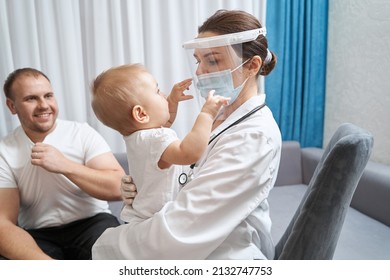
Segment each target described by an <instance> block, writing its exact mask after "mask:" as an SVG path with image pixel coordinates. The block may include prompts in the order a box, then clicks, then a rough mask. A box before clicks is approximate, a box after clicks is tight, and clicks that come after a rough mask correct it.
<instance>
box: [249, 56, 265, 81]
mask: <svg viewBox="0 0 390 280" xmlns="http://www.w3.org/2000/svg"><path fill="white" fill-rule="evenodd" d="M262 63H263V61H262V59H261V57H260V56H259V55H255V56H254V57H252V59H251V61H250V62H249V71H250V73H251V74H252V75H253V76H256V74H257V73H258V72H259V71H260V68H261V65H262Z"/></svg>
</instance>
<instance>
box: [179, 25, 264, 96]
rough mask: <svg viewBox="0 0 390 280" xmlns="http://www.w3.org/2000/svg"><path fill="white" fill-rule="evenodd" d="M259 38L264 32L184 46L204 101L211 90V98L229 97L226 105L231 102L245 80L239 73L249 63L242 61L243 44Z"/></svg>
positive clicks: (233, 34) (196, 85)
mask: <svg viewBox="0 0 390 280" xmlns="http://www.w3.org/2000/svg"><path fill="white" fill-rule="evenodd" d="M259 35H265V28H259V29H253V30H248V31H243V32H238V33H231V34H225V35H218V36H212V37H203V38H196V39H193V40H191V41H188V42H185V43H184V44H183V47H184V49H185V50H186V56H187V59H188V62H189V65H190V70H191V74H192V78H193V80H194V85H195V88H196V90H197V92H198V94H200V95H201V96H202V97H204V98H206V97H207V95H208V93H209V92H210V90H215V95H221V96H225V97H230V103H232V102H234V100H235V99H236V98H237V96H238V95H239V93H240V92H241V90H242V88H243V87H244V85H245V82H246V81H247V80H248V78H249V76H248V74H247V73H245V72H244V70H243V65H244V64H245V63H246V62H248V61H249V60H250V58H247V59H244V58H243V55H242V46H243V43H246V42H250V41H253V40H256V38H257V37H258V36H259Z"/></svg>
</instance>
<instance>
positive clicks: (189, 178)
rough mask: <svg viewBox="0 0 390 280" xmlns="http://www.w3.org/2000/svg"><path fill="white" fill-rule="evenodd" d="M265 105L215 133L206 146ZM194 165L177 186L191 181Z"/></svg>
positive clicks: (182, 176) (181, 175)
mask: <svg viewBox="0 0 390 280" xmlns="http://www.w3.org/2000/svg"><path fill="white" fill-rule="evenodd" d="M265 105H266V104H265V103H263V104H261V105H259V106H257V107H255V108H253V109H252V110H251V111H249V112H248V113H246V114H245V115H244V116H242V117H241V118H239V119H238V120H236V121H235V122H233V123H232V124H230V125H229V126H227V127H225V128H224V129H222V130H221V131H220V132H219V133H217V134H216V135H214V137H213V138H211V139H210V141H209V143H208V145H210V144H211V143H212V142H213V141H214V140H215V139H216V138H217V137H218V136H220V135H221V134H222V133H224V132H225V131H226V130H228V129H229V128H231V127H233V126H235V125H237V124H239V123H240V122H242V121H243V120H245V119H247V118H249V117H250V116H251V115H253V114H254V113H256V112H257V111H259V110H260V109H262V108H263V107H264V106H265ZM195 165H196V163H193V164H191V166H190V171H189V172H188V175H187V174H186V173H185V172H183V173H181V174H180V175H179V184H180V185H181V186H184V185H185V184H187V183H188V182H189V181H191V180H192V179H193V176H194V173H193V170H194V167H195Z"/></svg>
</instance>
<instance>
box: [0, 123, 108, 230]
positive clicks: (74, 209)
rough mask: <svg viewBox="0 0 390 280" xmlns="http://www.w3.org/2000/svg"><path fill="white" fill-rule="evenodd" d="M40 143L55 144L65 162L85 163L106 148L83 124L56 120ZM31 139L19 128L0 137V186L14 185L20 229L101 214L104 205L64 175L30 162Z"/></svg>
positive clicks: (10, 186) (104, 143)
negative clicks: (54, 126) (17, 194)
mask: <svg viewBox="0 0 390 280" xmlns="http://www.w3.org/2000/svg"><path fill="white" fill-rule="evenodd" d="M56 124H57V125H56V128H55V129H54V131H53V132H51V133H50V134H49V135H47V136H46V138H45V140H44V141H43V143H45V144H49V145H52V146H54V147H55V148H56V149H58V150H59V151H61V152H62V153H63V154H64V155H65V157H67V158H69V159H70V160H72V161H74V162H77V163H80V164H85V163H86V162H88V161H89V160H91V159H92V158H94V157H96V156H98V155H101V154H103V153H106V152H109V151H110V148H109V146H108V144H107V143H106V141H105V140H104V139H103V138H102V136H101V135H99V134H98V133H97V132H96V131H95V130H94V129H93V128H92V127H90V126H89V125H88V124H87V123H77V122H71V121H64V120H57V122H56ZM33 145H34V143H33V142H32V141H31V140H30V139H29V138H28V137H27V135H26V134H25V132H24V130H23V129H22V127H20V126H19V127H17V128H16V129H15V130H14V131H13V132H12V133H11V134H9V135H8V136H6V137H5V138H4V139H2V140H1V141H0V188H18V189H19V195H20V209H19V217H18V225H19V226H20V227H23V228H25V229H36V228H43V227H53V226H59V225H63V224H67V223H70V222H72V221H76V220H79V219H83V218H87V217H92V216H94V215H96V214H98V213H101V212H107V213H110V210H109V209H108V203H107V202H106V201H102V200H98V199H96V198H93V197H91V196H90V195H88V194H87V193H85V192H84V191H82V190H81V189H80V188H79V187H78V186H76V185H75V184H74V183H72V182H71V181H70V180H69V179H68V178H66V177H65V176H64V175H61V174H55V173H51V172H48V171H46V170H45V169H43V168H42V167H39V166H34V165H32V164H31V149H32V147H33Z"/></svg>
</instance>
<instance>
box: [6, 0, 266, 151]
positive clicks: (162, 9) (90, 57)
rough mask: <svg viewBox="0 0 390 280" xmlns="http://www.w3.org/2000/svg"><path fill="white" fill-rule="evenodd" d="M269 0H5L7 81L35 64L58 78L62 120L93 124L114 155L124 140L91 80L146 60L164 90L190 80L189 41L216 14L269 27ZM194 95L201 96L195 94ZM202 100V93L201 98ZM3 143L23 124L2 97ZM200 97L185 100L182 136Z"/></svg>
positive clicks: (179, 120)
mask: <svg viewBox="0 0 390 280" xmlns="http://www.w3.org/2000/svg"><path fill="white" fill-rule="evenodd" d="M265 3H266V0H263V1H259V0H250V1H241V0H218V1H208V0H198V1H196V0H187V1H182V0H95V1H84V0H67V1H65V0H63V1H46V0H34V1H33V0H0V63H1V65H0V78H1V81H2V85H3V82H4V80H5V79H6V77H7V75H8V74H9V73H10V72H11V71H13V70H14V69H17V68H21V67H34V68H38V69H40V70H42V71H43V72H45V73H46V74H47V75H48V76H49V78H50V79H51V82H52V85H53V88H54V91H55V94H56V96H57V100H58V103H59V108H60V114H59V117H60V118H62V119H68V120H76V121H80V122H88V123H89V124H90V125H91V126H93V127H94V128H96V129H97V130H98V131H99V132H100V133H101V134H102V135H103V137H104V138H105V139H106V140H107V142H108V143H109V145H110V146H111V148H112V149H113V151H114V152H120V151H124V144H123V140H122V137H121V136H120V135H119V134H118V133H117V132H116V131H113V130H111V129H110V128H107V127H105V126H104V125H102V124H101V123H100V122H99V121H97V119H96V118H95V116H94V114H93V112H92V110H91V106H90V88H89V87H90V83H91V82H92V80H93V79H94V78H95V77H96V76H97V75H98V74H99V73H100V72H101V71H103V70H105V69H107V68H109V67H112V66H117V65H120V64H124V63H136V62H139V63H143V64H145V65H146V67H147V68H148V69H149V70H150V72H151V73H152V74H153V75H154V76H155V77H156V79H157V81H158V83H159V85H160V88H161V90H162V91H164V92H166V93H169V91H170V89H171V87H172V85H173V84H174V83H176V82H178V81H180V80H182V79H185V78H187V77H190V72H189V71H188V69H187V68H188V65H187V60H186V59H185V57H184V50H183V49H182V43H183V42H184V41H186V40H189V39H192V38H193V37H195V36H196V34H197V28H198V26H199V25H200V24H201V23H202V22H203V21H204V20H205V19H206V18H207V17H208V16H210V15H211V14H213V13H214V12H215V11H216V10H217V9H221V8H225V9H241V10H245V11H248V12H250V13H252V14H253V15H255V16H256V17H257V18H259V19H260V21H261V22H262V23H263V24H265ZM190 93H191V94H194V95H195V92H193V91H192V90H191V92H190ZM195 96H196V95H195ZM1 101H2V105H1V106H0V118H1V127H0V138H1V137H4V136H5V135H6V134H8V133H9V132H10V131H12V129H14V128H15V127H16V126H17V125H18V124H19V121H18V119H17V118H16V117H15V116H11V114H10V112H9V111H8V109H7V108H6V106H5V97H4V94H3V93H2V94H1ZM201 103H202V101H201V100H200V99H199V98H195V99H194V100H191V101H187V102H182V103H181V104H180V106H179V113H178V117H177V119H176V123H175V124H174V126H173V128H174V129H175V130H176V131H177V133H178V135H179V137H182V136H184V135H185V133H187V132H188V130H189V128H190V127H191V126H192V124H193V121H194V120H195V117H196V115H197V113H198V111H199V109H200V105H201Z"/></svg>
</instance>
